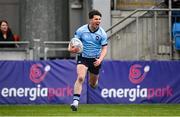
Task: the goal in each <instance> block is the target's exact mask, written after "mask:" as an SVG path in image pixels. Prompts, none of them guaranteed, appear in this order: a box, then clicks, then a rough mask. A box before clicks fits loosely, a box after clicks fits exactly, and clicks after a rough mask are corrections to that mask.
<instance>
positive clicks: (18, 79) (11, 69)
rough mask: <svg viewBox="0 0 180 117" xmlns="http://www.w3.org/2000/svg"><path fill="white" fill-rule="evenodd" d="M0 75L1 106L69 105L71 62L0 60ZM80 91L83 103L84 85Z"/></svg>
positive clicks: (73, 77)
mask: <svg viewBox="0 0 180 117" xmlns="http://www.w3.org/2000/svg"><path fill="white" fill-rule="evenodd" d="M0 73H1V76H0V103H1V104H44V103H58V104H64V103H66V104H70V103H71V102H72V96H73V87H74V82H75V80H76V77H77V74H76V63H75V61H71V60H53V61H0ZM83 89H84V90H83V93H82V96H81V103H86V102H87V99H86V98H87V96H86V92H87V91H86V90H87V88H86V85H84V87H83Z"/></svg>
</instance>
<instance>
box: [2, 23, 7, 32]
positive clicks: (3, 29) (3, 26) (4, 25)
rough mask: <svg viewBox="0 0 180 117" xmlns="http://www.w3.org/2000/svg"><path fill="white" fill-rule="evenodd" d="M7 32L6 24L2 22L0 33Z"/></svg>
mask: <svg viewBox="0 0 180 117" xmlns="http://www.w3.org/2000/svg"><path fill="white" fill-rule="evenodd" d="M7 30H8V24H7V23H6V22H2V24H1V31H2V32H7Z"/></svg>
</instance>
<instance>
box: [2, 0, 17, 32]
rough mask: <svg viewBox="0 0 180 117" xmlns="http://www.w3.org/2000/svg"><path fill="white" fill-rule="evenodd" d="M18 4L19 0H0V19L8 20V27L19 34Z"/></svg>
mask: <svg viewBox="0 0 180 117" xmlns="http://www.w3.org/2000/svg"><path fill="white" fill-rule="evenodd" d="M19 16H20V5H19V0H0V20H2V19H5V20H7V21H8V23H9V25H10V28H11V29H12V31H13V32H14V33H16V34H20V27H19V26H20V17H19Z"/></svg>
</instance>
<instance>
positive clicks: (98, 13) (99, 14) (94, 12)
mask: <svg viewBox="0 0 180 117" xmlns="http://www.w3.org/2000/svg"><path fill="white" fill-rule="evenodd" d="M94 15H98V16H100V17H102V15H101V13H100V12H99V11H98V10H95V9H93V10H92V11H90V12H89V19H92V18H93V17H94Z"/></svg>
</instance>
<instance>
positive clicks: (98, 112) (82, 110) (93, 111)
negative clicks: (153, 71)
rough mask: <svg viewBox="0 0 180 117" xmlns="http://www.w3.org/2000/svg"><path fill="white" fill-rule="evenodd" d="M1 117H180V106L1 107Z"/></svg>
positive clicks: (60, 105)
mask: <svg viewBox="0 0 180 117" xmlns="http://www.w3.org/2000/svg"><path fill="white" fill-rule="evenodd" d="M0 116H36V117H37V116H98V117H99V116H134V117H135V116H170V117H172V116H180V104H80V106H79V108H78V111H77V112H72V111H71V109H70V106H69V105H66V104H59V105H57V104H56V105H0Z"/></svg>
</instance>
